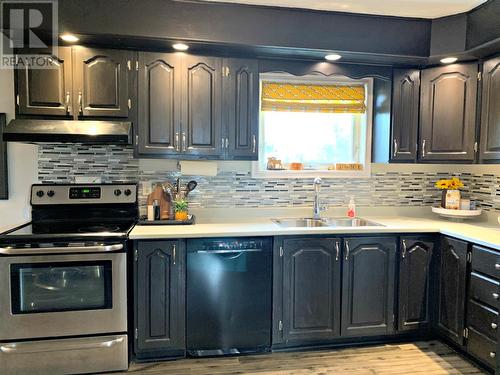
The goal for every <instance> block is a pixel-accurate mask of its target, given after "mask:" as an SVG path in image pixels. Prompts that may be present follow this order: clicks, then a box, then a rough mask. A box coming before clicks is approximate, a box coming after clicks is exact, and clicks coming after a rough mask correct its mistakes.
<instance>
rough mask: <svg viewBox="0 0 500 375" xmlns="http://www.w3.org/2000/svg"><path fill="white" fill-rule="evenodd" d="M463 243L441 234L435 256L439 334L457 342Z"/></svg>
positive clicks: (463, 280)
mask: <svg viewBox="0 0 500 375" xmlns="http://www.w3.org/2000/svg"><path fill="white" fill-rule="evenodd" d="M467 248H468V244H467V242H464V241H460V240H456V239H454V238H449V237H443V238H442V239H441V243H440V246H439V251H438V252H437V255H438V279H437V282H438V295H437V297H438V301H437V302H438V311H437V317H436V319H437V322H436V324H437V328H438V331H439V333H440V334H441V335H442V336H444V337H446V338H447V339H449V340H451V341H454V342H455V343H457V344H459V345H463V343H464V328H465V314H464V312H465V293H466V285H467V273H466V269H467Z"/></svg>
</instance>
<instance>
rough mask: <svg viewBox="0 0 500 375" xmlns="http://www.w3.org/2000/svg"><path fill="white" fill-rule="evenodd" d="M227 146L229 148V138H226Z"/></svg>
mask: <svg viewBox="0 0 500 375" xmlns="http://www.w3.org/2000/svg"><path fill="white" fill-rule="evenodd" d="M226 148H229V138H226Z"/></svg>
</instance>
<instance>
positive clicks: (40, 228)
mask: <svg viewBox="0 0 500 375" xmlns="http://www.w3.org/2000/svg"><path fill="white" fill-rule="evenodd" d="M133 225H134V222H133V221H130V220H124V221H113V222H99V223H96V222H82V221H71V220H70V221H64V222H63V221H57V222H54V221H47V222H33V223H30V224H27V225H24V226H21V227H18V228H17V229H15V230H13V231H10V232H7V233H4V235H6V236H9V237H11V236H33V237H35V236H51V235H53V236H58V237H61V236H64V235H71V236H78V235H85V236H91V235H96V236H113V237H114V236H126V235H127V234H128V232H129V231H130V230H131V229H132V227H133Z"/></svg>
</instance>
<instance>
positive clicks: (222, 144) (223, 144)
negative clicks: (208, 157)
mask: <svg viewBox="0 0 500 375" xmlns="http://www.w3.org/2000/svg"><path fill="white" fill-rule="evenodd" d="M221 141H222V142H221V146H222V149H223V150H224V147H226V143H225V141H224V138H222V139H221Z"/></svg>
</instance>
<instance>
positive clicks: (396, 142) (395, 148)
mask: <svg viewBox="0 0 500 375" xmlns="http://www.w3.org/2000/svg"><path fill="white" fill-rule="evenodd" d="M397 154H398V140H397V139H396V138H394V157H396V156H397Z"/></svg>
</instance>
